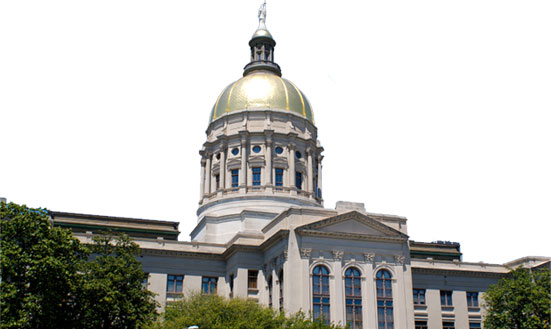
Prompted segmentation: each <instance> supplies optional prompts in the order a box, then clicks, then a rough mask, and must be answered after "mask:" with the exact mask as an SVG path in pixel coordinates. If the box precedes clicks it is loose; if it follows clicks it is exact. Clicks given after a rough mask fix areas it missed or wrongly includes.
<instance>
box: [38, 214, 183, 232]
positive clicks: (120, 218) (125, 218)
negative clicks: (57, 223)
mask: <svg viewBox="0 0 551 329" xmlns="http://www.w3.org/2000/svg"><path fill="white" fill-rule="evenodd" d="M48 214H49V215H50V216H51V217H52V218H55V217H56V216H59V217H62V216H64V217H74V218H82V219H85V218H93V219H98V220H114V221H129V222H135V223H148V222H155V223H156V224H167V225H172V226H173V227H174V228H175V229H176V230H177V229H178V226H179V225H180V222H174V221H165V220H157V219H145V218H132V217H115V216H105V215H91V214H80V213H71V212H62V211H53V210H48Z"/></svg>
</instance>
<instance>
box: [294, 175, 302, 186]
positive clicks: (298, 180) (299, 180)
mask: <svg viewBox="0 0 551 329" xmlns="http://www.w3.org/2000/svg"><path fill="white" fill-rule="evenodd" d="M295 186H296V187H297V188H298V189H299V190H302V173H300V172H297V173H296V175H295Z"/></svg>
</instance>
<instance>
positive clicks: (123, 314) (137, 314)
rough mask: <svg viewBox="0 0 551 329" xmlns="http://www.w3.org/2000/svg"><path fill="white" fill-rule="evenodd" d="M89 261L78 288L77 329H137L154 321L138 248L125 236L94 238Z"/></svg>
mask: <svg viewBox="0 0 551 329" xmlns="http://www.w3.org/2000/svg"><path fill="white" fill-rule="evenodd" d="M94 241H95V244H94V245H92V246H91V247H90V249H91V251H92V252H93V257H94V258H93V260H92V261H90V262H87V263H84V264H83V270H82V285H81V286H80V287H79V296H80V297H81V299H80V304H81V305H80V310H81V314H80V316H81V320H82V326H81V328H90V329H92V328H94V329H95V328H121V329H122V328H141V327H143V326H144V325H145V324H148V323H151V322H152V321H153V320H155V318H156V313H155V309H156V306H157V304H156V303H155V301H154V300H153V293H152V292H150V291H148V290H147V289H146V288H145V285H144V284H143V283H144V282H145V281H146V280H147V276H148V274H147V273H144V272H143V271H142V265H141V263H140V262H139V261H138V260H137V259H136V256H137V255H138V254H139V247H138V245H137V244H135V243H134V242H132V241H131V240H130V238H129V237H128V236H127V235H122V236H119V237H116V238H113V237H112V236H96V237H94Z"/></svg>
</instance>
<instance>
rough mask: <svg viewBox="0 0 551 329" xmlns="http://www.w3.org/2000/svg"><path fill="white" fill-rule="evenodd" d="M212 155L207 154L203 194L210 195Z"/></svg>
mask: <svg viewBox="0 0 551 329" xmlns="http://www.w3.org/2000/svg"><path fill="white" fill-rule="evenodd" d="M211 156H212V154H210V153H207V163H206V170H205V194H210V167H211V160H210V158H211Z"/></svg>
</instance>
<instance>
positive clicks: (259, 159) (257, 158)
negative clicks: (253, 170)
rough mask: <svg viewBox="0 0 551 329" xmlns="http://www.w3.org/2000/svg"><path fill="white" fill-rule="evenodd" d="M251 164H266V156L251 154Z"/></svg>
mask: <svg viewBox="0 0 551 329" xmlns="http://www.w3.org/2000/svg"><path fill="white" fill-rule="evenodd" d="M248 161H249V164H251V165H257V166H264V156H263V155H249V160H248Z"/></svg>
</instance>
